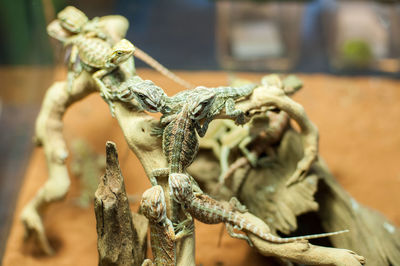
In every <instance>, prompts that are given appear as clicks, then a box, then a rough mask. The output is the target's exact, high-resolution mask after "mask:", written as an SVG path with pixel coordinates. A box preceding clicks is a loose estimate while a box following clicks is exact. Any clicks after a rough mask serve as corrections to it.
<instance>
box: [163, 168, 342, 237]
mask: <svg viewBox="0 0 400 266" xmlns="http://www.w3.org/2000/svg"><path fill="white" fill-rule="evenodd" d="M169 186H170V190H171V192H172V195H173V197H174V200H176V201H177V202H178V203H180V204H181V206H182V207H183V209H184V210H185V211H186V212H189V213H190V215H191V216H192V217H193V218H196V219H197V220H199V221H200V222H203V223H206V224H218V223H225V224H226V226H227V228H228V232H229V233H230V234H231V236H232V237H237V238H241V239H246V240H248V238H247V237H246V236H244V235H241V234H236V233H234V232H233V228H236V229H238V230H244V231H247V232H250V233H252V234H254V235H256V236H258V237H260V238H262V239H264V240H266V241H269V242H273V243H289V242H294V241H298V240H307V239H313V238H321V237H327V236H333V235H338V234H341V233H344V232H348V230H343V231H337V232H331V233H323V234H315V235H306V236H298V237H288V238H281V237H277V236H274V235H272V234H270V233H267V232H263V231H262V230H261V229H260V228H258V227H257V226H255V225H254V224H252V223H251V222H249V221H248V220H247V219H245V218H244V217H243V216H242V215H240V213H238V212H237V211H234V210H233V208H232V207H231V208H226V207H225V206H224V205H223V204H221V203H220V202H219V201H216V200H214V199H213V198H211V197H210V196H208V195H205V194H203V193H194V192H193V188H192V184H191V180H190V178H189V177H188V176H187V175H183V174H171V175H170V177H169ZM240 208H241V209H242V212H243V206H241V207H240ZM248 241H249V240H248Z"/></svg>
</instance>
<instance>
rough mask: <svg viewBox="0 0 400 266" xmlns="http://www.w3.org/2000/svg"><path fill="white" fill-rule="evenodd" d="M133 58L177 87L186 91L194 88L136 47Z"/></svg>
mask: <svg viewBox="0 0 400 266" xmlns="http://www.w3.org/2000/svg"><path fill="white" fill-rule="evenodd" d="M134 56H136V57H137V58H139V59H140V60H142V61H143V62H145V63H146V64H148V65H149V66H151V67H152V68H154V69H155V70H157V71H158V72H160V73H161V74H163V75H164V76H166V77H167V78H169V79H171V80H173V81H175V82H176V83H178V84H179V85H182V86H183V87H185V88H186V89H193V88H194V87H195V86H194V85H193V84H190V83H189V82H187V81H186V80H184V79H182V78H180V77H178V76H177V75H175V74H174V73H172V72H171V71H169V70H168V69H167V68H166V67H164V66H163V65H161V64H160V63H158V62H157V61H156V60H155V59H154V58H153V57H151V56H150V55H148V54H147V53H146V52H144V51H143V50H141V49H139V48H138V47H137V46H135V52H134Z"/></svg>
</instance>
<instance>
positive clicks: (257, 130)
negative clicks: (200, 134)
mask: <svg viewBox="0 0 400 266" xmlns="http://www.w3.org/2000/svg"><path fill="white" fill-rule="evenodd" d="M289 121H290V118H289V115H288V114H287V113H286V112H284V111H280V112H279V113H275V112H272V111H267V112H266V113H265V114H261V115H258V116H255V117H253V119H252V120H251V121H250V124H249V125H248V126H247V127H245V128H243V129H240V128H239V129H237V130H234V131H233V132H232V133H231V132H229V133H228V134H226V135H225V136H222V137H221V144H222V147H221V154H220V166H221V174H220V177H219V182H220V185H223V184H224V183H225V180H226V179H227V178H229V177H230V176H231V175H232V174H233V173H234V172H235V170H236V169H238V168H240V167H243V166H245V165H247V164H249V163H250V165H251V166H252V167H257V166H258V165H260V164H261V162H260V159H259V156H260V155H261V154H262V153H263V152H266V153H267V155H271V156H273V155H274V150H273V149H272V147H271V145H274V144H276V143H278V142H279V141H280V140H281V138H282V136H283V134H284V132H285V130H286V129H287V128H288V126H289ZM236 131H241V132H242V131H243V132H242V135H240V133H241V132H239V134H235V132H236ZM253 143H256V144H255V145H251V144H253ZM249 145H251V149H250V150H249V148H247V146H249ZM234 146H237V147H238V148H239V150H240V151H241V152H242V154H243V155H244V157H240V158H238V159H237V160H236V161H234V162H233V163H232V164H231V165H230V166H229V167H228V164H229V161H228V160H229V155H230V150H231V148H233V147H234ZM270 159H271V158H270V157H269V158H267V160H270Z"/></svg>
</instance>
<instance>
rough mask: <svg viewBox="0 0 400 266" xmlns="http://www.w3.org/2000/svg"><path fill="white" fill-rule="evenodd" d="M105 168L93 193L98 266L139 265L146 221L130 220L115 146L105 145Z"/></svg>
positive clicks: (145, 242) (141, 218)
mask: <svg viewBox="0 0 400 266" xmlns="http://www.w3.org/2000/svg"><path fill="white" fill-rule="evenodd" d="M106 153H107V167H106V173H105V174H104V176H103V177H102V179H101V182H100V184H99V187H98V189H97V191H96V193H95V201H94V202H95V205H94V208H95V214H96V221H97V224H96V228H97V237H98V238H97V249H98V252H99V265H103V266H107V265H141V263H142V261H143V260H144V258H145V254H146V248H147V241H146V240H147V227H148V223H147V219H146V218H144V217H143V216H141V215H138V214H137V215H135V217H134V219H132V215H131V211H130V208H129V200H128V197H127V194H126V191H125V185H124V178H123V176H122V173H121V169H120V167H119V163H118V154H117V150H116V146H115V144H114V143H112V142H107V145H106Z"/></svg>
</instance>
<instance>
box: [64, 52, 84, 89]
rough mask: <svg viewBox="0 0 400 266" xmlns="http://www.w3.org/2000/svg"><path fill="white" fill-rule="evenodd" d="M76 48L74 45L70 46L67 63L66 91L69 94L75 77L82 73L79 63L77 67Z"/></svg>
mask: <svg viewBox="0 0 400 266" xmlns="http://www.w3.org/2000/svg"><path fill="white" fill-rule="evenodd" d="M78 52H79V51H78V47H76V45H72V48H71V54H70V56H69V61H68V73H67V91H68V93H71V91H72V85H73V83H74V80H75V78H76V76H77V75H78V74H79V73H80V72H81V71H82V66H81V65H80V63H79V67H78V66H77V62H78V61H79V58H78Z"/></svg>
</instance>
